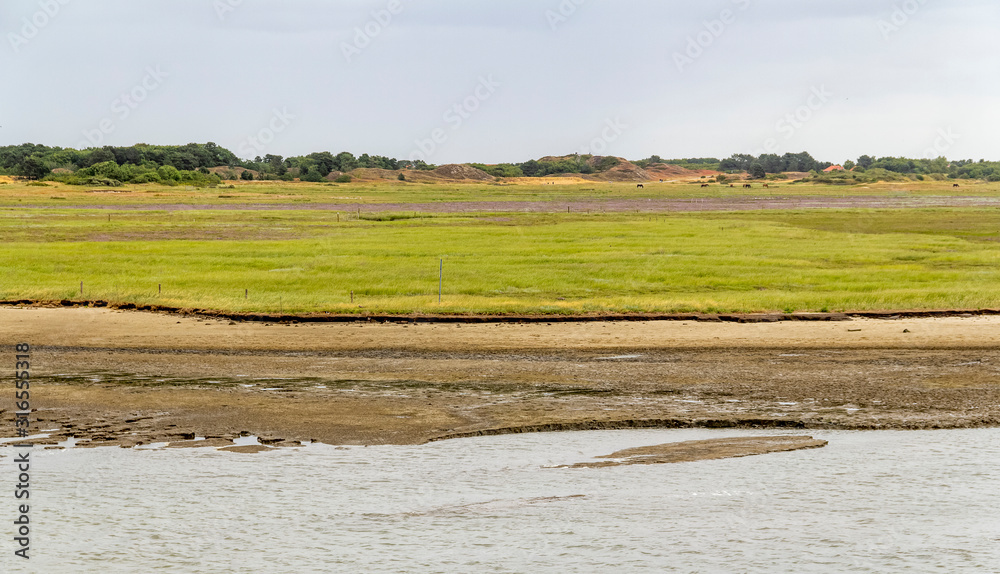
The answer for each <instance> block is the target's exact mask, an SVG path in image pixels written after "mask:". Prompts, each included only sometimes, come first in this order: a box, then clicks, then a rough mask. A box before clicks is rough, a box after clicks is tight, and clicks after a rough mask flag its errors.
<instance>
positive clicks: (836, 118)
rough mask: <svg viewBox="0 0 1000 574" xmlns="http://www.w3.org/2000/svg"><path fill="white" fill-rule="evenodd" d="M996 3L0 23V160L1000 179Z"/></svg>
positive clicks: (618, 5) (649, 2)
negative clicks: (119, 158) (898, 172)
mask: <svg viewBox="0 0 1000 574" xmlns="http://www.w3.org/2000/svg"><path fill="white" fill-rule="evenodd" d="M998 23H1000V2H997V1H996V0H949V1H948V2H945V1H944V0H905V1H903V0H838V1H836V2H833V1H824V0H819V1H805V0H706V1H699V2H690V1H689V2H679V1H673V0H616V1H614V2H612V1H611V0H503V1H500V0H492V1H485V2H474V1H471V0H465V1H462V2H459V1H457V0H451V1H448V0H421V1H416V0H336V1H333V0H330V1H322V0H295V1H280V2H279V1H277V0H200V1H195V0H142V1H136V0H100V1H99V2H98V1H97V0H3V2H0V32H2V34H3V38H2V40H3V46H0V70H2V73H3V77H4V80H5V81H4V84H5V87H4V89H3V90H0V126H2V127H0V145H11V144H20V143H25V142H31V143H39V144H45V145H50V146H60V147H75V148H85V147H91V146H103V145H116V146H127V145H132V144H135V143H150V144H163V145H171V144H184V143H189V142H200V143H203V142H208V141H212V142H216V143H218V144H219V145H222V146H224V147H227V148H229V149H231V150H232V151H234V152H235V153H236V154H237V155H238V156H240V157H243V158H246V159H252V158H253V157H256V156H264V155H265V154H275V155H282V156H292V155H300V154H306V153H310V152H314V151H331V152H333V153H338V152H340V151H351V152H353V153H355V154H357V155H360V154H361V153H369V154H373V155H374V154H378V155H385V156H390V157H396V158H399V159H404V158H405V159H423V160H425V161H428V162H429V163H434V164H445V163H462V162H483V163H500V162H521V161H525V160H528V159H532V158H540V157H543V156H547V155H565V154H570V153H593V154H595V155H615V156H620V157H626V158H628V159H641V158H646V157H649V156H651V155H654V154H655V155H659V156H661V157H664V158H687V157H719V158H722V157H728V156H729V155H731V154H734V153H752V154H754V155H757V154H760V153H778V154H783V153H786V152H794V153H797V152H801V151H808V152H810V153H812V154H813V156H814V157H816V158H817V159H819V160H821V161H832V162H842V161H844V160H847V159H856V158H857V157H858V156H860V155H862V154H867V155H872V156H878V157H881V156H906V157H928V156H930V157H938V156H946V157H949V158H952V159H980V158H985V159H992V160H1000V138H998V137H996V134H998V133H1000V58H997V56H996V55H997V54H1000V34H996V33H995V30H996V26H997V24H998Z"/></svg>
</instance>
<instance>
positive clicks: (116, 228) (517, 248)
mask: <svg viewBox="0 0 1000 574" xmlns="http://www.w3.org/2000/svg"><path fill="white" fill-rule="evenodd" d="M521 187H523V189H522V188H521ZM543 187H548V188H549V189H548V190H544V191H543V190H541V188H543ZM612 187H613V188H614V193H620V194H625V193H628V194H632V195H629V197H631V198H633V199H635V198H643V197H650V198H651V197H658V194H664V195H665V196H669V197H691V196H693V195H692V194H697V193H702V191H701V190H700V188H698V187H692V186H689V185H673V186H663V187H662V188H658V187H657V186H656V185H652V186H649V187H652V188H653V189H649V188H647V189H646V190H645V191H646V192H647V193H646V195H645V196H643V195H642V193H643V191H644V190H635V186H634V185H629V186H624V185H619V186H612ZM911 187H912V188H913V189H911V190H909V191H906V192H905V193H911V194H914V195H919V196H925V197H929V196H937V195H941V196H944V195H947V194H950V193H955V192H957V191H964V194H969V193H970V189H973V186H972V185H968V186H967V187H966V189H964V190H954V191H953V188H951V186H950V184H949V185H948V186H947V187H945V186H943V185H942V184H940V183H926V184H919V185H917V184H911ZM272 189H273V190H274V191H275V193H274V194H273V195H271V192H270V191H269V190H272ZM592 189H593V187H591V186H587V185H577V186H516V187H513V188H512V187H503V186H484V185H448V186H427V185H417V184H411V185H399V184H396V183H395V182H394V183H391V184H382V185H379V186H372V185H368V184H361V185H356V186H352V185H342V186H337V187H328V186H325V185H319V186H313V185H310V184H305V185H302V186H300V185H299V184H283V185H280V186H277V185H274V184H266V185H265V184H260V185H252V186H251V185H245V186H238V187H237V189H236V195H240V194H247V197H243V196H240V197H241V199H239V200H237V201H239V202H240V203H246V202H248V201H253V202H257V201H259V198H260V197H264V196H267V197H271V198H272V201H276V202H280V203H291V201H290V200H289V198H294V197H302V198H305V199H304V201H305V202H314V203H323V202H331V201H333V200H332V199H331V198H335V197H354V198H357V197H362V198H364V199H363V200H361V201H360V202H361V203H371V204H376V203H402V202H431V201H435V200H437V201H440V200H441V198H446V199H448V200H449V201H500V200H503V201H511V200H513V201H525V200H527V201H537V200H538V197H537V194H539V193H549V192H551V193H558V194H560V196H561V198H562V199H563V200H582V199H592V198H594V197H600V194H595V192H594V191H592ZM789 189H794V190H795V191H796V192H797V193H802V194H806V195H818V196H822V195H826V194H829V195H833V194H834V193H836V194H838V195H843V194H849V195H861V194H866V193H869V192H871V193H874V192H875V190H874V189H868V190H863V189H859V188H846V189H845V188H842V187H835V188H834V187H830V186H811V185H807V186H802V185H798V186H785V187H783V188H779V189H778V190H771V191H780V192H781V193H785V192H786V190H789ZM974 189H975V190H976V194H977V195H982V196H985V197H997V196H1000V186H997V185H996V184H991V185H981V186H975V187H974ZM331 190H332V191H331ZM452 190H454V191H452ZM233 191H234V190H229V189H225V190H223V189H208V190H185V189H179V188H160V187H154V188H149V189H142V190H140V191H138V192H133V193H129V194H106V193H105V194H97V193H88V192H87V191H86V190H80V189H74V188H69V187H68V186H60V187H58V188H55V187H53V188H41V187H37V186H32V187H27V186H24V184H8V185H4V186H0V205H5V206H7V207H6V208H0V260H2V261H4V265H3V266H2V267H0V298H2V299H22V298H31V299H85V300H106V301H113V302H132V303H140V304H146V303H154V304H162V305H171V306H179V307H199V308H214V309H226V310H237V311H277V310H279V309H280V310H282V311H285V312H316V311H320V312H321V311H330V312H354V313H357V312H367V311H372V312H398V313H404V312H414V311H418V312H424V313H453V312H459V313H536V312H541V313H590V312H669V311H704V312H755V311H822V310H828V311H842V310H871V309H928V308H931V309H934V308H989V307H1000V290H998V289H997V285H1000V265H998V263H1000V210H998V209H996V208H976V209H968V208H946V209H945V208H940V209H898V210H871V209H852V210H828V209H824V210H802V211H792V210H772V211H753V212H691V213H641V214H637V213H611V212H609V213H596V212H595V213H591V214H587V213H555V212H553V213H507V212H505V213H488V212H482V213H447V212H444V213H442V212H437V213H427V212H414V211H405V212H404V211H400V212H380V213H364V212H362V214H361V219H360V220H359V219H358V217H357V214H356V213H355V214H353V215H351V214H347V213H344V214H341V215H339V217H340V221H337V217H338V215H337V214H335V213H334V212H331V211H325V210H306V209H302V210H281V211H258V210H244V209H192V210H166V209H155V206H151V207H150V208H149V209H144V210H124V209H116V207H118V208H124V207H126V206H127V204H129V203H130V202H132V203H134V202H139V203H143V204H146V203H154V202H152V201H147V200H148V198H150V197H156V199H157V201H156V202H155V203H161V202H162V203H188V204H199V205H200V204H217V203H223V204H224V202H226V201H229V199H227V198H219V197H218V196H219V195H230V194H233ZM739 191H741V192H742V190H739ZM334 193H335V194H337V195H332V194H334ZM714 193H716V194H719V193H720V191H718V190H716V191H715V192H714ZM727 193H733V194H734V195H735V192H727ZM757 193H759V190H758V191H757ZM881 193H882V194H883V195H887V194H890V193H903V192H901V191H898V190H897V191H891V190H890V189H889V188H888V187H885V188H883V189H881ZM254 194H256V195H254ZM251 195H252V197H250V196H251ZM53 196H56V197H61V196H64V197H66V199H60V200H54V199H51V197H53ZM137 197H138V198H140V199H136V198H137ZM338 201H346V200H338ZM354 201H357V200H354ZM15 204H16V205H17V206H18V207H17V208H12V207H10V206H12V205H15ZM60 204H65V205H76V206H80V205H88V206H98V205H103V206H105V207H106V208H105V209H69V208H59V207H56V206H58V205H60ZM40 206H46V207H45V208H44V209H35V207H40ZM219 207H223V205H220V206H219ZM441 259H443V260H444V282H443V298H442V302H441V303H438V300H437V291H438V265H439V261H440V260H441ZM81 281H82V282H83V284H84V288H83V293H82V295H81V293H80V282H81ZM160 285H162V293H160V292H159V286H160ZM351 291H353V292H354V294H355V301H354V303H353V304H352V303H351V301H350V293H351ZM247 292H248V293H249V295H248V296H247Z"/></svg>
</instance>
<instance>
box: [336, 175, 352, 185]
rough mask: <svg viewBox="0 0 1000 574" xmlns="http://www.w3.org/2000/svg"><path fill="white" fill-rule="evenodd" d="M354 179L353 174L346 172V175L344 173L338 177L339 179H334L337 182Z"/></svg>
mask: <svg viewBox="0 0 1000 574" xmlns="http://www.w3.org/2000/svg"><path fill="white" fill-rule="evenodd" d="M353 179H354V178H352V177H351V176H349V175H347V174H346V173H345V174H344V175H342V176H340V177H338V178H337V179H335V180H333V181H335V182H337V183H351V181H352V180H353Z"/></svg>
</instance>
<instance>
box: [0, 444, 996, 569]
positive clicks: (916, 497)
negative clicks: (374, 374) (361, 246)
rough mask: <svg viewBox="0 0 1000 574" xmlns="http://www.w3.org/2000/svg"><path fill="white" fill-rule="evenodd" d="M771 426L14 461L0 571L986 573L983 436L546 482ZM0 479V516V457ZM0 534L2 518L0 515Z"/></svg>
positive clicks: (986, 449) (992, 537)
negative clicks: (611, 458)
mask: <svg viewBox="0 0 1000 574" xmlns="http://www.w3.org/2000/svg"><path fill="white" fill-rule="evenodd" d="M773 434H803V433H801V432H798V433H795V432H790V433H782V432H781V431H777V432H776V431H761V432H757V431H732V430H707V429H706V430H641V431H604V432H581V433H552V434H536V435H511V436H503V437H483V438H476V439H464V440H456V441H446V442H441V443H435V444H431V445H424V446H416V447H399V446H393V447H367V448H365V447H350V448H348V449H346V450H345V449H337V448H334V447H331V446H327V445H318V444H312V445H308V446H303V447H301V448H295V449H282V450H279V451H276V452H267V453H262V454H256V455H244V454H233V453H223V452H217V451H215V450H212V449H177V450H172V449H160V450H126V449H117V448H110V449H69V450H65V451H53V450H49V451H37V450H36V452H35V453H33V455H32V456H33V457H35V460H34V466H33V469H32V470H33V475H32V489H33V490H32V498H31V502H32V528H33V529H32V547H31V552H32V558H31V560H30V561H25V560H22V559H19V558H16V557H14V556H13V555H12V552H13V549H14V547H13V543H12V542H11V536H12V534H11V533H12V529H11V527H10V526H7V527H5V529H4V530H5V533H6V534H5V536H4V542H2V543H0V547H2V548H3V552H2V555H0V565H2V567H3V568H2V571H4V572H7V571H17V572H39V573H42V572H44V573H72V572H127V573H138V572H143V573H145V572H183V573H194V572H296V573H300V572H301V573H305V572H351V573H353V572H532V573H535V572H560V573H561V572H608V571H613V572H768V573H775V572H838V573H839V572H903V571H907V572H948V573H954V572H977V573H979V572H1000V487H998V483H1000V470H998V467H1000V429H976V430H960V431H928V432H923V431H921V432H888V431H882V432H870V433H862V432H810V433H808V434H811V435H812V436H814V437H816V438H822V439H826V440H829V441H830V445H829V446H827V447H826V448H823V449H818V450H806V451H798V452H791V453H778V454H770V455H764V456H755V457H746V458H738V459H728V460H719V461H703V462H694V463H683V464H672V465H651V466H622V467H614V468H602V469H552V468H545V467H546V466H554V465H559V464H571V463H576V462H583V461H587V460H590V459H591V457H593V456H596V455H601V454H608V453H611V452H613V451H616V450H620V449H623V448H629V447H635V446H642V445H652V444H660V443H665V442H672V441H680V440H697V439H706V438H721V437H731V436H759V435H773ZM3 452H4V453H5V454H6V455H7V456H6V458H4V459H3V460H2V461H0V462H2V463H3V473H2V476H0V480H2V481H3V484H6V485H8V486H9V487H8V488H4V489H3V490H6V491H8V492H9V493H10V494H9V496H7V497H6V500H7V501H6V503H5V504H6V505H7V506H6V507H3V504H4V503H0V509H2V512H3V513H5V514H4V515H5V516H13V513H14V506H15V504H14V498H13V494H12V492H13V485H14V483H15V477H14V475H13V470H12V468H11V467H12V466H13V465H12V464H11V458H10V457H11V454H12V453H11V451H9V450H6V449H3ZM4 522H5V523H6V524H10V521H9V520H5V521H4Z"/></svg>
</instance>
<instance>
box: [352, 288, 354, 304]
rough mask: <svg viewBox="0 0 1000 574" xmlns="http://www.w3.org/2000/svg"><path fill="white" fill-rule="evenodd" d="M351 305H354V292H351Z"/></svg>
mask: <svg viewBox="0 0 1000 574" xmlns="http://www.w3.org/2000/svg"><path fill="white" fill-rule="evenodd" d="M351 304H352V305H353V304H354V291H351Z"/></svg>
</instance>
